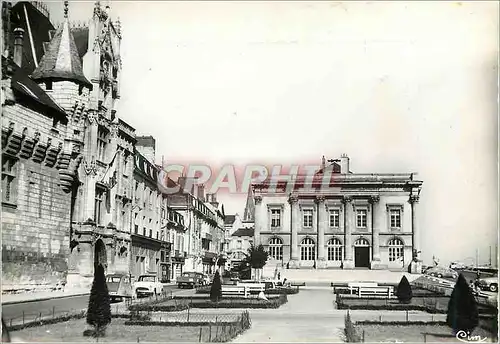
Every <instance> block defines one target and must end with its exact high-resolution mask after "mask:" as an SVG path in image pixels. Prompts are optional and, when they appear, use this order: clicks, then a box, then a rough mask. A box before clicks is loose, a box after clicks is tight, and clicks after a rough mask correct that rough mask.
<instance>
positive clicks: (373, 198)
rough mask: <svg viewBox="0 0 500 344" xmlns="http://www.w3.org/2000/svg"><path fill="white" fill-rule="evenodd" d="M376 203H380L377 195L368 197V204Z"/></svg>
mask: <svg viewBox="0 0 500 344" xmlns="http://www.w3.org/2000/svg"><path fill="white" fill-rule="evenodd" d="M378 202H380V196H378V195H377V196H371V197H370V203H371V204H375V203H378Z"/></svg>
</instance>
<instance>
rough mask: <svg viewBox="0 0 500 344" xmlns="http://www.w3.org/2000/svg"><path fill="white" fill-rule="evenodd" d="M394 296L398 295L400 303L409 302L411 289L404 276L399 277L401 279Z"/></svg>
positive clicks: (411, 294) (411, 295)
mask: <svg viewBox="0 0 500 344" xmlns="http://www.w3.org/2000/svg"><path fill="white" fill-rule="evenodd" d="M396 296H397V297H398V300H399V302H401V303H410V301H411V298H412V297H413V293H412V291H411V286H410V283H409V282H408V279H407V278H406V276H403V277H402V278H401V281H400V282H399V284H398V287H397V289H396Z"/></svg>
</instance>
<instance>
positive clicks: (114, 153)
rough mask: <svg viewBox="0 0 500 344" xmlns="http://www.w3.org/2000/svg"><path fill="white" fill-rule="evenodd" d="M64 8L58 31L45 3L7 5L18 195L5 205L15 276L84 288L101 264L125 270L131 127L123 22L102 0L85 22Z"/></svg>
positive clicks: (10, 168)
mask: <svg viewBox="0 0 500 344" xmlns="http://www.w3.org/2000/svg"><path fill="white" fill-rule="evenodd" d="M64 11H65V19H64V21H63V23H62V24H61V25H60V26H59V27H58V28H57V29H55V28H54V26H53V25H52V23H51V22H50V19H49V14H48V11H47V9H46V8H45V7H44V6H43V4H40V3H37V2H18V3H16V4H15V5H14V6H12V5H10V4H9V3H5V2H4V3H2V17H3V19H4V20H3V29H4V31H3V34H4V41H3V42H4V46H3V47H2V48H3V56H2V59H3V61H2V62H4V61H5V62H6V63H2V66H3V67H5V68H6V69H5V71H6V73H3V74H2V75H3V80H2V87H3V91H4V92H3V94H5V96H4V99H2V107H3V115H4V121H3V125H2V141H3V145H2V159H3V160H2V161H5V165H4V170H5V171H4V173H3V175H4V176H3V177H2V179H3V180H4V181H5V182H4V183H5V184H6V185H5V186H4V187H7V186H8V187H9V188H10V189H11V190H12V194H13V195H15V199H16V200H17V203H19V204H15V207H14V206H12V207H11V208H10V209H9V208H8V207H5V206H2V221H4V222H5V223H2V225H3V231H2V239H3V244H4V247H3V255H4V256H5V259H4V260H3V268H4V273H3V279H4V281H7V280H9V281H10V282H9V283H12V284H38V285H41V284H44V283H47V284H52V285H53V284H55V283H67V284H68V285H72V286H87V285H88V284H90V282H91V280H92V277H93V271H94V264H95V263H97V262H99V263H102V264H103V265H104V266H105V267H106V268H107V272H127V273H128V271H129V257H128V252H129V251H130V224H131V222H130V213H131V210H130V208H131V198H130V195H131V191H132V183H131V179H132V172H133V146H134V144H135V133H134V131H135V130H134V129H133V128H132V127H131V126H129V125H128V124H127V123H125V122H124V121H122V120H120V119H118V117H117V115H116V106H117V101H118V99H119V78H120V73H121V59H120V50H119V47H120V41H121V33H120V24H119V22H112V21H111V18H110V16H109V7H105V8H103V7H102V6H101V5H100V4H99V2H97V3H96V5H95V8H94V13H93V15H92V18H91V19H90V20H89V22H88V25H85V26H80V27H75V26H74V25H72V24H71V23H70V20H69V14H68V12H69V8H68V4H67V2H65V10H64ZM11 31H12V32H11ZM14 60H15V61H16V63H15V64H14V63H13V61H14ZM7 184H8V185H7ZM56 186H57V187H56ZM28 189H29V192H28ZM8 198H9V199H11V201H12V200H13V199H14V198H13V197H11V196H10V195H9V196H8ZM7 203H8V201H7ZM9 228H10V229H9ZM27 233H28V234H27ZM26 238H28V240H27V241H26V240H25V239H26ZM24 256H25V258H24Z"/></svg>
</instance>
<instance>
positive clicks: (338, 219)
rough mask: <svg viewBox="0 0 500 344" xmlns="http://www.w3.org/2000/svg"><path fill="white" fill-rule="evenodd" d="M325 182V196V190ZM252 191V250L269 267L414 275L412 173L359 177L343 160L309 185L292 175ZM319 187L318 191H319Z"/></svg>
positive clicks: (416, 244)
mask: <svg viewBox="0 0 500 344" xmlns="http://www.w3.org/2000/svg"><path fill="white" fill-rule="evenodd" d="M325 175H326V176H327V178H328V180H329V182H328V189H325V188H324V180H325V178H324V176H325ZM294 183H295V184H294V187H293V189H292V191H291V192H287V187H286V185H285V184H283V183H278V187H277V188H273V189H270V188H269V183H266V182H264V183H259V184H255V185H253V186H252V193H253V199H252V200H251V207H254V221H255V233H254V240H255V243H256V244H263V245H264V246H265V247H266V248H267V250H268V252H269V255H270V258H271V261H274V262H275V263H277V264H281V265H282V266H284V267H288V268H291V269H294V268H318V269H324V268H343V269H353V268H370V269H395V270H406V269H408V268H409V266H410V263H411V262H412V261H413V260H415V263H414V264H412V267H413V268H414V269H417V270H418V268H419V266H420V264H419V263H417V261H418V254H419V253H420V249H421V248H420V229H419V227H418V201H419V194H420V190H421V186H422V181H418V180H415V179H414V175H413V174H357V173H352V172H351V171H350V170H349V158H348V157H347V156H346V155H343V156H342V157H341V158H340V159H336V160H335V161H333V162H332V163H331V164H330V165H329V166H326V164H325V163H324V162H323V166H322V168H321V169H320V170H319V171H318V172H317V173H316V175H315V176H314V178H313V182H312V184H311V185H312V186H311V185H309V187H307V188H306V187H305V186H308V183H309V181H307V183H306V179H305V178H304V176H297V178H296V180H295V181H294ZM322 185H323V187H321V186H322Z"/></svg>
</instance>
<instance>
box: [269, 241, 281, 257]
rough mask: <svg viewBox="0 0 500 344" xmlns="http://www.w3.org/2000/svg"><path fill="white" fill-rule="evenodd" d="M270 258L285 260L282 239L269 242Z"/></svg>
mask: <svg viewBox="0 0 500 344" xmlns="http://www.w3.org/2000/svg"><path fill="white" fill-rule="evenodd" d="M269 257H270V258H272V259H276V260H283V241H281V239H280V238H272V239H271V240H269Z"/></svg>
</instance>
